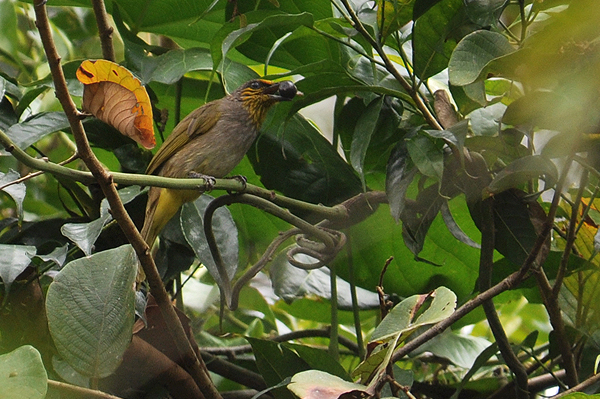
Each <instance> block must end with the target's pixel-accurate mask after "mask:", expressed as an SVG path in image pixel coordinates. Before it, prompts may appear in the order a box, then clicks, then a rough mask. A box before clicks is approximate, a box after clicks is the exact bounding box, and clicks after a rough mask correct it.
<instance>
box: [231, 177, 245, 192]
mask: <svg viewBox="0 0 600 399" xmlns="http://www.w3.org/2000/svg"><path fill="white" fill-rule="evenodd" d="M228 179H233V180H237V181H239V182H240V183H242V185H243V186H244V188H243V189H241V190H240V191H237V192H238V193H239V192H243V191H246V185H247V184H248V179H246V176H242V175H235V176H231V177H228ZM227 193H228V194H230V195H232V194H235V192H233V191H229V190H228V191H227Z"/></svg>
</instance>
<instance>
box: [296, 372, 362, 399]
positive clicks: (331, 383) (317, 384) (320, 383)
mask: <svg viewBox="0 0 600 399" xmlns="http://www.w3.org/2000/svg"><path fill="white" fill-rule="evenodd" d="M288 389H289V390H290V391H292V392H293V393H294V394H296V396H298V397H299V398H301V399H308V398H315V397H318V398H320V399H337V398H339V397H341V396H343V395H344V394H351V393H356V392H359V393H362V394H365V395H366V389H367V387H366V386H364V385H360V384H354V383H352V382H348V381H344V380H342V379H341V378H340V377H337V376H335V375H331V374H329V373H325V372H323V371H319V370H307V371H303V372H301V373H298V374H295V375H294V376H293V377H292V382H290V384H289V385H288ZM352 397H354V396H352ZM358 397H362V396H358Z"/></svg>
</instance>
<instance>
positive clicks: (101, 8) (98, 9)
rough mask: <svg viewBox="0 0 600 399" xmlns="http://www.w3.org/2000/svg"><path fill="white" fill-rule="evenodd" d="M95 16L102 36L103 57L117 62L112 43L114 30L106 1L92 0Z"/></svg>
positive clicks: (99, 33)
mask: <svg viewBox="0 0 600 399" xmlns="http://www.w3.org/2000/svg"><path fill="white" fill-rule="evenodd" d="M92 6H93V7H94V15H95V16H96V25H98V35H99V36H100V45H101V46H102V57H104V59H106V60H109V61H113V62H115V49H114V47H113V42H112V34H113V31H114V30H113V28H112V26H110V24H109V23H108V14H107V13H106V7H105V5H104V0H92Z"/></svg>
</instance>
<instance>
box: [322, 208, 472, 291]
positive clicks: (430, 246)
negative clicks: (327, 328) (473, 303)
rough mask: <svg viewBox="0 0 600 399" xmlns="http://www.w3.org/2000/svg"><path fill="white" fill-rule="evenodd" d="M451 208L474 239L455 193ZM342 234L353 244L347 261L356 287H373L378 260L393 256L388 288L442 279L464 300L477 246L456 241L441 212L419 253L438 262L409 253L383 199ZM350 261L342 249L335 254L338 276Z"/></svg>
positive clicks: (428, 286) (429, 286) (429, 285)
mask: <svg viewBox="0 0 600 399" xmlns="http://www.w3.org/2000/svg"><path fill="white" fill-rule="evenodd" d="M450 209H451V210H452V214H453V215H454V218H455V220H456V222H457V223H458V225H459V226H460V227H461V228H462V229H463V231H465V233H466V234H467V235H469V236H470V237H472V238H473V239H475V240H476V241H477V240H479V237H480V233H479V231H478V230H477V228H476V227H475V226H474V224H473V221H472V220H471V218H470V216H469V214H468V211H467V208H466V205H465V203H464V200H461V199H460V198H457V199H455V200H452V201H450ZM347 235H348V237H349V239H350V240H351V244H352V255H351V256H352V260H351V261H352V262H353V263H354V268H355V270H356V273H355V274H356V283H357V284H358V285H359V286H361V287H364V288H367V289H373V287H375V286H377V285H378V284H379V278H380V274H381V267H382V265H384V264H385V262H386V260H387V259H388V258H389V257H390V256H393V257H394V260H393V261H392V263H391V264H390V266H389V267H388V268H387V271H386V274H385V276H384V280H383V285H384V288H385V292H386V293H388V294H392V293H395V294H398V295H400V296H410V295H413V294H414V293H415V292H427V291H429V290H433V289H435V288H436V287H439V286H440V285H444V286H446V287H448V288H450V289H451V290H452V291H454V292H455V293H456V294H457V296H458V297H459V298H460V299H461V300H463V299H465V298H466V297H467V296H468V295H470V293H471V292H472V290H473V287H474V284H475V281H476V279H477V274H478V264H479V251H478V250H477V249H475V248H472V247H470V246H467V245H464V244H462V243H460V242H459V241H457V240H456V239H455V238H454V237H453V236H452V234H451V233H450V232H449V231H448V228H447V227H446V225H445V224H444V221H443V219H442V217H441V216H438V217H436V218H435V219H434V220H433V222H432V223H431V225H430V227H429V230H428V231H427V235H426V236H425V241H424V244H423V250H422V251H421V252H420V254H419V256H420V257H421V258H424V259H427V260H428V261H429V262H431V263H432V264H437V265H442V267H438V266H434V265H432V264H429V263H423V262H419V261H417V260H415V257H414V254H413V253H412V252H411V251H410V250H409V249H408V248H407V247H406V245H405V244H404V240H403V238H402V228H401V227H400V226H398V225H397V224H396V222H395V221H394V219H393V218H391V217H390V215H389V209H388V207H387V206H385V205H381V206H380V207H379V209H378V210H377V211H376V212H375V213H374V214H373V215H371V216H370V217H369V218H367V219H366V220H364V221H363V222H361V223H360V224H357V225H355V226H352V227H351V228H349V229H348V231H347ZM349 261H350V260H348V254H347V253H346V251H342V252H341V253H340V254H338V256H337V258H336V259H335V261H334V262H335V265H336V270H337V271H338V273H339V275H340V276H341V277H343V278H347V277H348V274H347V262H349Z"/></svg>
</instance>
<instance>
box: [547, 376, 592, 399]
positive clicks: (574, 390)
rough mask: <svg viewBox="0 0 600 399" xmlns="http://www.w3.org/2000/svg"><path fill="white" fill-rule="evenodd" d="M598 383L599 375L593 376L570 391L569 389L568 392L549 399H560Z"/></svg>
mask: <svg viewBox="0 0 600 399" xmlns="http://www.w3.org/2000/svg"><path fill="white" fill-rule="evenodd" d="M598 382H600V373H598V374H595V375H593V376H591V377H590V378H588V379H587V380H585V381H583V382H582V383H581V384H577V385H575V386H574V387H572V388H571V389H569V390H568V391H564V392H562V393H560V394H558V395H556V396H553V397H552V398H551V399H558V398H562V397H563V396H566V395H568V394H570V393H573V392H581V391H583V390H584V389H586V388H588V387H590V386H592V385H594V384H597V383H598Z"/></svg>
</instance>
